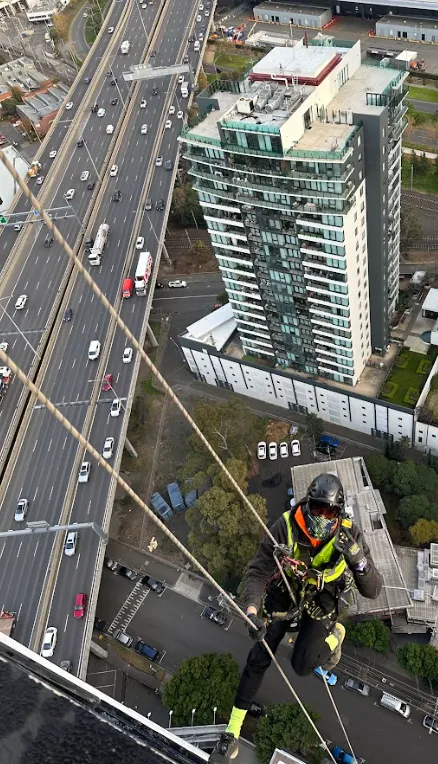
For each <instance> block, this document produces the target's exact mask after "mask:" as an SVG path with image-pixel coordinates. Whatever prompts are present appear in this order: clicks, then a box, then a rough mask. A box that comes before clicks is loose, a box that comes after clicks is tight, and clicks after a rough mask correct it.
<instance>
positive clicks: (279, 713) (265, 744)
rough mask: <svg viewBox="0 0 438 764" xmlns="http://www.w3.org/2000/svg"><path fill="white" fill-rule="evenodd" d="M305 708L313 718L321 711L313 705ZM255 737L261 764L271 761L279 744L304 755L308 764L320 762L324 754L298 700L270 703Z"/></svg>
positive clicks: (316, 719) (315, 718)
mask: <svg viewBox="0 0 438 764" xmlns="http://www.w3.org/2000/svg"><path fill="white" fill-rule="evenodd" d="M306 710H307V711H308V713H309V715H310V718H311V719H312V720H313V721H314V722H316V721H318V719H319V718H320V716H319V714H317V713H315V711H313V710H312V709H311V708H310V706H306ZM254 741H255V746H256V753H257V759H258V760H259V761H260V762H261V764H269V761H270V760H271V757H272V754H273V753H274V751H275V749H276V748H279V749H280V750H283V751H287V750H291V751H293V752H296V753H297V754H300V755H302V756H305V758H306V761H308V762H309V764H319V762H321V761H322V759H323V758H324V752H323V749H322V748H321V747H320V745H319V738H318V736H317V735H316V733H315V731H314V730H313V727H312V726H311V725H310V723H309V722H308V720H307V718H306V717H305V716H304V713H303V712H302V710H301V708H300V706H299V705H298V703H280V704H279V705H276V706H271V708H270V709H269V711H268V714H267V715H266V716H264V717H262V718H261V719H260V721H259V723H258V725H257V728H256V731H255V733H254Z"/></svg>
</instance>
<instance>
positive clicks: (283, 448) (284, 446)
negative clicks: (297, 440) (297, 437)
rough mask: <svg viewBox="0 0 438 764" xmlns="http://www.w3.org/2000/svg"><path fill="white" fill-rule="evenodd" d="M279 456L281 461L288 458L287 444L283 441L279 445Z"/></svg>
mask: <svg viewBox="0 0 438 764" xmlns="http://www.w3.org/2000/svg"><path fill="white" fill-rule="evenodd" d="M280 456H281V458H282V459H286V458H287V457H288V456H289V443H286V441H285V440H284V441H283V443H280Z"/></svg>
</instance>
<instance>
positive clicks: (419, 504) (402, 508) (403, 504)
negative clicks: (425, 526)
mask: <svg viewBox="0 0 438 764" xmlns="http://www.w3.org/2000/svg"><path fill="white" fill-rule="evenodd" d="M431 514H433V508H431V504H430V501H429V499H428V498H427V496H425V495H424V494H416V495H414V496H405V498H404V499H402V500H401V501H400V504H399V505H398V510H397V520H398V521H399V523H400V525H401V526H402V528H404V529H405V530H406V529H407V528H410V526H411V525H414V524H415V523H416V522H417V520H420V519H421V518H425V519H426V520H432V519H434V518H433V517H432V516H431Z"/></svg>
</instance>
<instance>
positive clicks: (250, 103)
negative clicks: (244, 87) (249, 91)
mask: <svg viewBox="0 0 438 764" xmlns="http://www.w3.org/2000/svg"><path fill="white" fill-rule="evenodd" d="M236 105H237V111H238V113H239V114H251V113H252V112H253V111H254V99H253V98H248V96H242V97H241V98H239V99H238V101H237V104H236Z"/></svg>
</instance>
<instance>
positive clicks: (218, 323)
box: [184, 302, 236, 350]
mask: <svg viewBox="0 0 438 764" xmlns="http://www.w3.org/2000/svg"><path fill="white" fill-rule="evenodd" d="M235 330H236V321H235V318H234V316H233V311H232V308H231V305H230V303H229V302H228V303H226V305H222V307H221V308H217V310H215V311H213V313H208V314H207V315H206V316H204V318H201V319H200V320H199V321H196V322H195V323H194V324H191V325H190V326H188V327H187V329H186V331H185V332H184V336H185V337H187V338H188V339H193V340H197V341H198V342H207V343H208V344H209V345H212V346H213V347H215V348H216V350H222V348H223V347H224V346H225V345H226V343H227V342H228V340H229V339H230V337H231V335H232V334H233V332H234V331H235Z"/></svg>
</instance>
